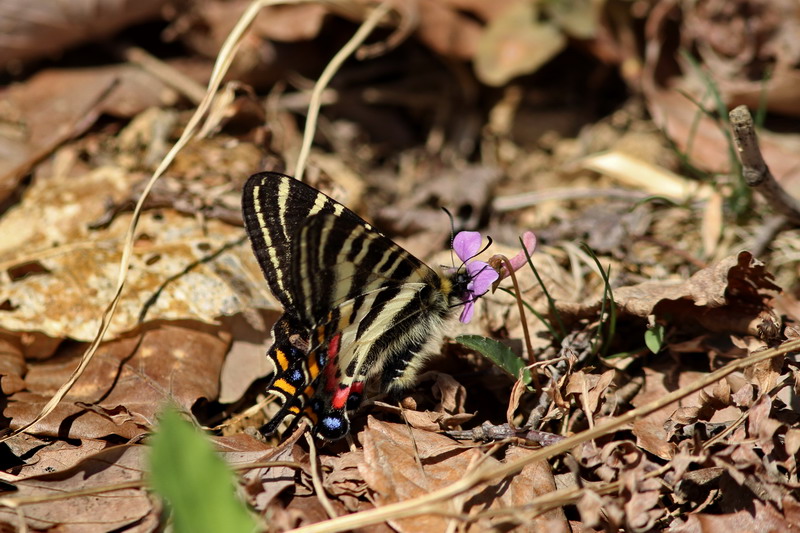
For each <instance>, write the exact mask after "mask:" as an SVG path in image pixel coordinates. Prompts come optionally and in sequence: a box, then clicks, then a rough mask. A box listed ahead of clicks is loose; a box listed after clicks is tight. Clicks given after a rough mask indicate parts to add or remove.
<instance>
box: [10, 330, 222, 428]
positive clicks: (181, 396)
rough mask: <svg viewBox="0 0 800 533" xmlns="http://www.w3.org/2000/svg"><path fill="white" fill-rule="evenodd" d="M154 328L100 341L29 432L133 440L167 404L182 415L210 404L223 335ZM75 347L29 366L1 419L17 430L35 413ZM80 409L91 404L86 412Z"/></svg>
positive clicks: (71, 363)
mask: <svg viewBox="0 0 800 533" xmlns="http://www.w3.org/2000/svg"><path fill="white" fill-rule="evenodd" d="M187 326H192V327H179V326H176V325H168V324H165V325H161V326H159V327H158V328H156V329H152V330H149V331H146V332H144V335H143V338H139V337H138V336H137V337H131V338H124V339H120V340H117V341H112V342H108V343H105V344H104V345H103V346H102V347H101V348H100V350H98V353H97V356H96V357H95V358H94V359H93V360H92V362H91V364H90V365H89V366H88V367H87V369H86V371H85V372H84V373H83V375H82V376H81V378H80V379H79V380H78V382H77V383H76V384H75V386H74V387H73V388H72V390H71V391H70V393H69V394H68V395H67V397H66V399H65V400H64V401H63V402H61V404H59V406H58V407H57V408H56V411H55V412H54V413H53V414H51V415H50V416H48V417H47V418H45V419H44V420H43V421H42V422H40V424H39V425H37V432H38V433H40V434H45V435H61V436H62V437H69V438H99V437H104V436H107V435H111V434H116V435H121V436H123V437H125V438H129V439H130V438H133V437H135V436H137V435H140V434H142V433H143V432H145V431H147V430H148V429H149V426H150V425H151V424H152V423H153V422H154V419H155V415H156V412H157V411H158V409H160V407H161V406H162V405H163V404H164V403H165V402H166V401H168V400H171V401H174V402H175V403H177V404H178V405H180V406H181V407H183V408H184V409H186V410H189V409H191V407H192V406H193V405H194V404H195V402H197V400H198V399H200V398H205V399H208V400H213V399H216V397H217V394H218V391H219V371H220V367H221V365H222V361H223V359H224V358H225V353H226V351H227V348H228V344H229V337H228V335H227V334H225V333H224V332H214V331H213V330H212V331H208V332H206V331H203V326H202V325H201V324H199V323H194V324H187ZM82 351H83V347H82V346H80V345H77V346H74V347H73V349H72V350H71V351H70V352H67V353H64V354H63V357H61V358H58V359H56V360H53V361H49V362H46V363H42V364H38V365H35V366H34V365H32V366H31V368H30V370H29V372H28V374H27V375H26V376H25V383H26V388H27V391H25V392H19V393H17V394H15V395H14V396H12V397H11V398H10V399H9V403H8V405H7V406H6V408H5V410H4V415H5V416H6V417H8V418H10V419H12V424H11V426H12V427H18V426H19V425H22V424H24V423H26V422H27V421H29V420H31V419H32V418H33V417H34V416H36V415H37V414H38V412H39V411H40V409H41V407H42V406H43V404H44V403H45V402H46V401H47V400H49V399H50V397H51V396H52V394H53V393H54V392H55V390H56V389H57V388H58V387H59V386H61V385H62V384H63V383H64V382H65V381H66V379H67V377H68V376H69V374H70V373H71V372H72V371H73V369H74V368H75V366H76V365H77V358H78V357H79V356H80V353H82ZM88 404H91V405H94V406H95V407H91V408H90V407H89V406H88Z"/></svg>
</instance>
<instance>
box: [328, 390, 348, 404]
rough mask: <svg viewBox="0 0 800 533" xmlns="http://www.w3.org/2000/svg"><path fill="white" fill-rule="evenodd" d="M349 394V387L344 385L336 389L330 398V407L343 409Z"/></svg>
mask: <svg viewBox="0 0 800 533" xmlns="http://www.w3.org/2000/svg"><path fill="white" fill-rule="evenodd" d="M348 396H350V387H344V388H341V389H339V390H337V391H336V394H334V395H333V400H331V407H333V408H334V409H344V406H345V405H347V398H348Z"/></svg>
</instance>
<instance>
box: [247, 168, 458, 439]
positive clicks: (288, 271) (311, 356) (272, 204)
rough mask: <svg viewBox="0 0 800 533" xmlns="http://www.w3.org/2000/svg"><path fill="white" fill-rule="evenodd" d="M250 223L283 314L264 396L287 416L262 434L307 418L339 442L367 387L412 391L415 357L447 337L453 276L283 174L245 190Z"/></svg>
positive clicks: (252, 182) (263, 177) (253, 181)
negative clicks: (373, 382)
mask: <svg viewBox="0 0 800 533" xmlns="http://www.w3.org/2000/svg"><path fill="white" fill-rule="evenodd" d="M243 208H244V212H245V216H244V218H245V224H246V227H247V230H248V233H249V235H250V236H251V240H252V244H253V249H254V251H255V254H256V257H257V259H258V260H259V263H260V264H261V267H262V270H263V271H264V275H265V277H266V278H267V281H268V283H269V286H270V289H271V290H272V292H273V294H275V296H276V298H278V300H279V301H280V302H281V303H282V304H283V305H284V309H285V314H284V315H283V316H282V317H281V318H280V319H279V320H278V322H277V323H276V325H275V327H274V328H273V334H274V337H275V343H274V345H273V347H272V348H271V349H270V350H269V352H268V356H269V358H270V359H271V360H272V362H273V364H274V366H275V375H274V376H273V380H272V383H271V384H270V386H269V388H268V392H271V393H273V394H274V395H275V396H277V397H278V398H279V400H280V402H281V409H280V410H279V412H278V413H277V414H276V415H275V416H274V417H273V418H272V420H271V421H270V423H269V424H268V425H267V426H266V427H265V428H264V429H265V432H266V433H271V432H272V431H274V430H276V429H277V427H278V425H279V424H280V423H281V421H283V420H284V419H286V420H291V421H292V425H294V424H295V423H296V422H297V421H298V419H299V417H301V416H303V417H306V418H308V419H309V420H311V422H312V424H313V425H314V432H315V434H317V435H318V436H320V437H322V438H325V439H327V440H336V439H338V438H341V437H342V436H344V435H345V434H346V433H347V432H348V430H349V421H348V418H347V411H349V410H352V409H354V408H355V407H357V406H358V404H359V403H360V400H361V397H362V396H363V389H364V383H365V382H366V381H367V380H368V379H369V378H370V377H372V376H375V375H380V385H381V389H382V390H391V389H402V388H403V387H406V386H407V385H409V384H410V383H411V382H412V380H413V375H414V374H415V373H416V368H417V367H418V366H419V360H420V359H421V358H424V356H425V355H426V354H427V353H429V352H430V351H432V349H431V346H433V345H435V344H436V343H437V342H439V341H440V340H441V329H442V328H441V325H442V323H443V321H444V320H445V318H446V317H447V316H449V315H450V314H451V309H452V307H453V305H452V302H451V300H452V299H453V297H454V294H453V290H452V284H451V282H450V279H448V278H446V277H443V276H441V275H439V274H438V273H436V272H435V271H433V270H432V269H431V268H430V267H428V266H427V265H425V264H424V263H422V262H421V261H419V260H418V259H417V258H415V257H414V256H412V255H411V254H409V253H408V252H407V251H405V250H404V249H403V248H401V247H400V246H398V245H397V244H395V243H394V242H393V241H391V240H390V239H388V238H386V237H384V236H383V235H381V234H380V233H379V232H377V231H376V230H375V229H374V228H373V227H372V226H371V225H370V224H368V223H367V222H365V221H364V220H362V219H361V218H360V217H358V215H356V214H355V213H353V212H352V211H350V210H349V209H347V208H345V207H344V206H343V205H341V204H339V203H338V202H336V201H334V200H332V199H331V198H329V197H327V196H325V195H324V194H322V193H321V192H319V191H316V190H315V189H313V188H312V187H310V186H308V185H305V184H303V183H301V182H299V181H296V180H294V178H291V177H289V176H284V175H282V174H277V173H261V174H256V175H254V176H253V177H251V178H250V179H249V180H248V182H247V185H246V186H245V192H244V200H243Z"/></svg>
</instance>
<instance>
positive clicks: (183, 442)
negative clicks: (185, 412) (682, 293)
mask: <svg viewBox="0 0 800 533" xmlns="http://www.w3.org/2000/svg"><path fill="white" fill-rule="evenodd" d="M151 444H152V448H153V449H152V453H151V457H150V466H151V471H152V472H151V483H152V486H153V489H154V490H155V492H156V493H158V494H159V495H160V496H161V497H162V498H163V499H164V500H165V503H166V504H167V507H168V508H169V509H171V510H172V516H173V525H174V528H173V529H174V531H175V532H176V533H188V532H193V533H205V532H208V533H212V532H213V533H216V532H219V531H227V532H232V533H239V532H242V533H245V532H246V533H251V532H253V531H256V530H257V523H256V521H255V519H254V518H253V516H252V515H251V514H250V513H249V511H248V510H247V507H246V506H245V504H244V503H243V502H241V501H240V500H239V499H238V498H237V497H236V492H235V485H234V476H233V472H231V470H230V468H228V465H227V464H226V463H225V462H224V461H223V460H222V459H221V458H220V457H219V456H218V455H217V454H216V453H214V450H213V448H212V446H211V442H210V441H209V439H207V438H206V437H205V436H204V435H202V434H201V433H200V432H199V431H197V430H196V429H195V428H194V427H193V426H192V425H191V424H190V423H188V422H187V421H185V420H184V419H183V418H181V416H180V415H179V414H178V413H177V412H176V411H175V410H174V409H172V408H170V409H168V410H167V411H166V412H165V413H164V415H163V416H162V418H161V422H160V424H159V427H158V430H157V432H156V433H155V435H154V436H153V438H152V441H151Z"/></svg>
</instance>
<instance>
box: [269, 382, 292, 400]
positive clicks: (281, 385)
mask: <svg viewBox="0 0 800 533" xmlns="http://www.w3.org/2000/svg"><path fill="white" fill-rule="evenodd" d="M272 388H273V389H280V390H282V391H284V392H285V393H286V394H288V395H289V396H294V393H295V392H297V387H295V386H294V385H292V384H291V383H289V382H288V381H286V380H285V379H279V380H276V381H275V383H273V384H272Z"/></svg>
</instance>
